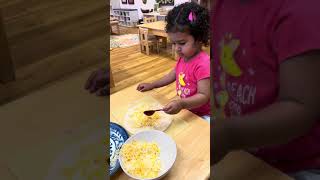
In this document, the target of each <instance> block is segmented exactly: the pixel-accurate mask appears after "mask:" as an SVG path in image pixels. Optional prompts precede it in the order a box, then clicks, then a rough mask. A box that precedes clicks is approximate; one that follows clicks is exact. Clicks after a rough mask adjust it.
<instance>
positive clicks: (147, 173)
mask: <svg viewBox="0 0 320 180" xmlns="http://www.w3.org/2000/svg"><path fill="white" fill-rule="evenodd" d="M120 156H121V157H122V161H123V164H124V168H125V169H126V171H127V172H128V173H130V174H131V175H133V176H136V177H139V178H155V177H157V176H158V174H159V171H160V168H161V163H160V159H159V158H160V149H159V147H158V145H157V144H156V143H154V142H144V141H132V142H130V143H128V144H124V145H123V146H122V148H121V151H120Z"/></svg>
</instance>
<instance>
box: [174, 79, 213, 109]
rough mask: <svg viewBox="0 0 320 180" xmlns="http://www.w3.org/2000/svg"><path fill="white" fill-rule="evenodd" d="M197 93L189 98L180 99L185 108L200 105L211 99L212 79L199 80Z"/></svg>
mask: <svg viewBox="0 0 320 180" xmlns="http://www.w3.org/2000/svg"><path fill="white" fill-rule="evenodd" d="M197 89H198V90H197V94H195V95H193V96H190V97H188V98H184V99H180V100H179V101H180V103H181V106H182V108H183V109H192V108H196V107H200V106H202V105H204V104H205V103H207V102H208V101H209V100H210V79H209V78H206V79H202V80H200V81H198V82H197Z"/></svg>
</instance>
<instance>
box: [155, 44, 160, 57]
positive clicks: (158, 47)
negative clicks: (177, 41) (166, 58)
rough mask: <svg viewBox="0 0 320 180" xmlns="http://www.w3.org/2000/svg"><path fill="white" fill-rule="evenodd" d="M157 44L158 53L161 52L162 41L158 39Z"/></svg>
mask: <svg viewBox="0 0 320 180" xmlns="http://www.w3.org/2000/svg"><path fill="white" fill-rule="evenodd" d="M156 46H157V53H158V54H160V42H159V41H157V44H156Z"/></svg>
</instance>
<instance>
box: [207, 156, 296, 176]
mask: <svg viewBox="0 0 320 180" xmlns="http://www.w3.org/2000/svg"><path fill="white" fill-rule="evenodd" d="M211 175H212V177H211V179H212V180H242V179H243V180H293V179H292V178H291V177H289V176H287V175H286V174H284V173H282V172H280V171H279V170H277V169H275V168H273V167H271V166H269V165H268V164H266V163H265V162H263V161H261V160H260V159H257V158H255V157H254V156H252V155H251V154H248V153H247V152H243V151H238V152H232V153H229V154H228V155H227V156H226V157H225V158H224V159H223V160H222V161H221V162H220V163H218V164H217V165H216V166H215V167H214V168H213V169H212V170H211Z"/></svg>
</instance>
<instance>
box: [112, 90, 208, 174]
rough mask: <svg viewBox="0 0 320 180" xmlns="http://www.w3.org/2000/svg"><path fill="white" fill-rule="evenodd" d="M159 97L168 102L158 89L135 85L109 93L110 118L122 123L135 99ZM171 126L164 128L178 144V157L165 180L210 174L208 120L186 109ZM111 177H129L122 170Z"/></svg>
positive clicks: (162, 102) (147, 100) (175, 117)
mask: <svg viewBox="0 0 320 180" xmlns="http://www.w3.org/2000/svg"><path fill="white" fill-rule="evenodd" d="M137 101H144V102H154V101H158V102H159V103H161V104H163V105H164V104H166V103H168V100H167V99H165V98H164V97H160V96H159V94H158V93H157V92H156V91H154V90H153V91H149V92H144V93H141V92H138V91H137V90H136V86H132V87H129V88H126V89H124V90H121V91H119V92H117V93H114V94H112V95H111V97H110V107H111V121H113V122H116V123H118V124H120V125H122V121H123V118H124V116H125V113H126V112H127V110H128V108H129V106H130V105H129V104H130V103H132V102H137ZM173 118H174V120H173V122H172V124H171V125H170V127H169V128H168V129H167V130H166V131H165V132H166V133H167V134H168V135H169V136H171V137H172V138H173V139H174V141H175V142H176V144H177V151H178V152H177V159H176V161H175V163H174V165H173V167H172V169H171V171H170V172H169V173H168V174H167V175H166V176H165V177H164V178H163V179H165V180H169V179H170V180H178V179H179V180H180V179H194V180H204V179H208V178H209V174H210V142H209V140H210V127H209V123H208V122H206V121H205V120H203V119H201V118H200V117H198V116H196V115H194V114H193V113H191V112H190V111H187V110H183V111H181V112H180V113H179V114H177V115H175V116H174V117H173ZM111 179H114V180H125V179H130V178H129V177H128V176H127V175H126V174H125V173H124V172H123V171H122V170H119V171H118V172H117V173H116V174H115V175H114V176H113V177H111Z"/></svg>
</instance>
